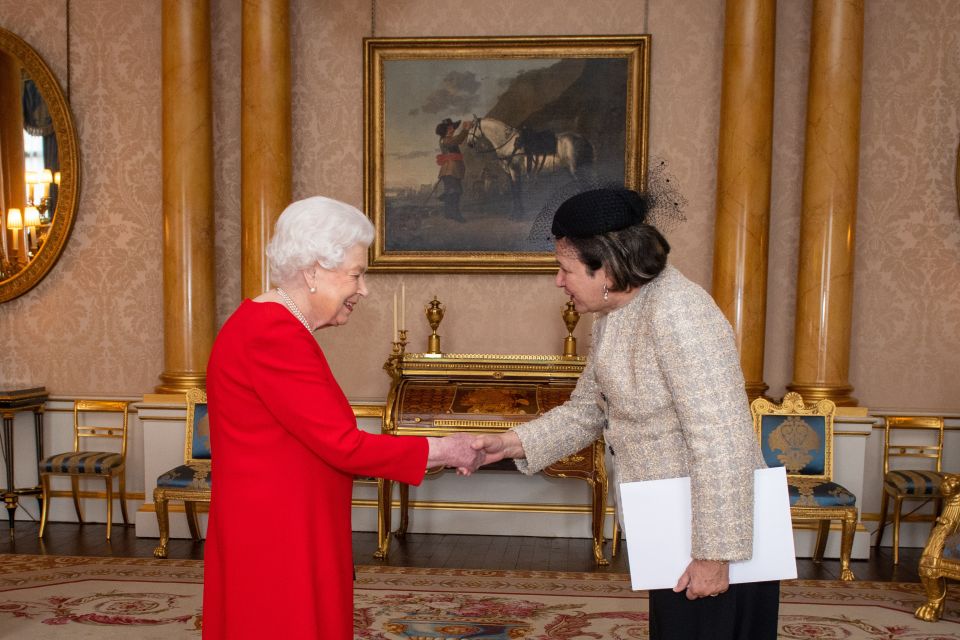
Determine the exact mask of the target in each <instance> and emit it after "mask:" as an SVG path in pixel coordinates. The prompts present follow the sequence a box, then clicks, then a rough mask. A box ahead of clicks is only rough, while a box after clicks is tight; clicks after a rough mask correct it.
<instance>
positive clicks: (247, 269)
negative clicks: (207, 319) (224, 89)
mask: <svg viewBox="0 0 960 640" xmlns="http://www.w3.org/2000/svg"><path fill="white" fill-rule="evenodd" d="M242 57H243V60H242V66H243V70H242V75H243V88H242V107H241V108H242V112H241V133H240V135H241V142H240V145H241V162H242V168H241V175H242V178H241V180H242V183H241V204H240V207H241V225H242V231H241V234H242V237H241V265H242V267H241V275H240V288H241V293H242V295H243V297H244V298H252V297H255V296H258V295H259V294H260V293H262V292H263V291H264V290H266V289H267V287H268V286H269V282H268V276H267V266H266V255H265V252H264V250H265V248H266V245H267V241H268V240H269V239H270V233H271V231H272V229H273V223H274V222H275V221H276V219H277V217H278V216H279V215H280V213H281V212H282V211H283V209H284V208H285V207H286V206H287V205H288V204H290V199H291V194H292V186H291V173H292V162H291V151H290V146H291V145H290V139H291V124H290V122H291V116H290V16H289V7H288V2H287V0H244V2H243V56H242Z"/></svg>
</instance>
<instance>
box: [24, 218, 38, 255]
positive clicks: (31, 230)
mask: <svg viewBox="0 0 960 640" xmlns="http://www.w3.org/2000/svg"><path fill="white" fill-rule="evenodd" d="M23 226H24V227H26V229H27V251H33V250H34V249H35V248H36V246H37V227H39V226H40V211H39V210H38V209H37V208H36V207H24V209H23Z"/></svg>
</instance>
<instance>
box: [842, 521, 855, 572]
mask: <svg viewBox="0 0 960 640" xmlns="http://www.w3.org/2000/svg"><path fill="white" fill-rule="evenodd" d="M842 526H843V529H842V531H841V537H840V579H841V580H847V581H849V580H853V579H854V576H853V571H852V570H851V569H850V556H851V555H852V554H853V536H854V534H855V533H856V532H857V512H856V510H853V511H851V512H849V513H847V514H846V515H845V516H844V517H843V522H842Z"/></svg>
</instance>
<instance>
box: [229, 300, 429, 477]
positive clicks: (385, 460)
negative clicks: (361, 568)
mask: <svg viewBox="0 0 960 640" xmlns="http://www.w3.org/2000/svg"><path fill="white" fill-rule="evenodd" d="M262 304H268V303H262ZM280 311H281V312H282V313H277V314H274V313H268V314H265V315H266V316H267V318H266V320H265V322H263V323H262V324H260V325H259V326H258V327H257V330H256V331H255V332H253V335H250V336H247V338H248V339H247V340H245V341H244V344H245V348H246V351H247V353H246V354H245V355H246V358H244V360H245V361H246V362H249V363H250V367H251V370H250V371H249V372H248V373H249V375H250V379H251V382H252V384H253V387H254V389H255V390H256V393H257V394H258V395H259V396H260V397H261V398H262V399H263V400H264V403H265V404H266V405H267V407H268V408H269V410H270V411H271V412H272V413H273V415H274V416H275V417H276V419H277V422H279V423H280V424H281V425H282V426H283V428H284V429H286V430H287V431H288V432H289V433H290V434H291V435H292V436H293V437H294V438H296V439H297V440H299V441H300V442H302V443H303V445H304V446H305V447H307V448H308V449H310V450H311V451H313V452H314V453H315V454H316V455H317V456H318V457H320V458H321V459H323V461H324V462H326V463H327V464H328V465H330V466H331V467H334V468H336V469H339V470H341V471H344V472H346V473H350V474H353V475H365V476H375V477H382V478H389V479H391V480H396V481H399V482H404V483H406V484H413V485H418V484H420V482H421V481H422V480H423V476H424V473H425V472H426V467H427V453H428V445H427V440H426V438H421V437H410V436H401V437H398V436H391V435H381V434H371V433H367V432H365V431H362V430H361V429H359V428H358V427H357V420H356V417H355V416H354V414H353V410H352V409H351V408H350V403H349V402H348V401H347V398H346V396H344V394H343V391H342V390H341V389H340V385H338V384H337V381H336V380H335V379H334V378H333V374H332V372H331V371H330V367H329V366H328V365H327V361H326V358H324V356H323V351H321V349H320V345H318V344H317V342H316V340H315V339H314V338H313V336H311V335H310V334H309V333H307V331H306V330H305V329H304V328H303V326H301V325H300V323H299V322H296V321H295V320H294V319H293V318H292V317H287V314H286V311H284V310H282V309H280Z"/></svg>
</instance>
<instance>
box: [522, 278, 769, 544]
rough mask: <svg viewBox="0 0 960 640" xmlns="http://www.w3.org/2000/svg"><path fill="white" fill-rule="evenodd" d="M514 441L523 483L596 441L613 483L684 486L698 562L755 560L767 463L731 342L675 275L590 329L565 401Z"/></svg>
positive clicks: (716, 317) (696, 291)
mask: <svg viewBox="0 0 960 640" xmlns="http://www.w3.org/2000/svg"><path fill="white" fill-rule="evenodd" d="M515 431H516V432H517V435H518V436H519V437H520V441H521V443H522V444H523V449H524V451H525V453H526V459H525V460H517V461H516V464H517V468H519V469H520V471H522V472H524V473H527V474H532V473H535V472H537V471H540V470H541V469H543V468H544V467H546V466H547V465H549V464H550V463H552V462H554V461H556V460H558V459H560V458H562V457H564V456H566V455H569V454H572V453H575V452H577V451H579V450H580V449H583V448H584V447H586V446H587V445H589V444H590V443H591V442H593V441H594V440H596V439H597V438H598V437H600V436H601V435H603V437H604V438H605V440H606V442H607V445H608V446H609V448H610V450H611V453H612V454H613V456H612V459H613V462H614V471H615V477H616V478H617V480H618V481H620V482H633V481H637V480H658V479H662V478H679V477H684V476H690V488H691V503H692V509H693V528H692V530H693V537H692V554H693V557H694V558H697V559H701V560H746V559H748V558H750V556H751V553H752V543H753V471H754V469H760V468H763V467H764V462H763V458H762V457H761V454H760V448H759V445H758V444H757V440H756V436H755V435H754V431H753V422H752V418H751V416H750V409H749V405H748V403H747V396H746V392H745V390H744V381H743V373H742V371H741V370H740V359H739V356H738V353H737V347H736V343H735V341H734V337H733V331H732V329H731V327H730V324H729V323H728V322H727V319H726V318H725V317H724V316H723V313H722V312H721V311H720V309H719V308H718V307H717V305H716V304H715V303H714V301H713V299H712V298H711V297H710V296H709V294H707V292H706V291H704V290H703V289H702V288H700V287H699V286H697V285H696V284H694V283H693V282H691V281H689V280H687V279H686V278H685V277H684V276H683V275H682V274H681V273H680V272H679V271H677V270H676V269H674V268H673V267H671V266H669V265H668V266H667V267H666V268H665V269H664V270H663V271H662V272H661V273H660V275H658V276H657V277H656V278H654V279H653V280H652V281H651V282H649V283H647V284H646V285H644V286H643V287H641V288H640V291H639V292H638V293H637V295H636V296H635V297H634V298H633V300H631V301H630V302H629V303H627V304H626V305H624V306H623V307H621V308H619V309H616V310H614V311H611V312H609V313H607V314H602V315H600V316H599V317H598V318H597V319H596V321H595V322H594V327H593V336H592V342H591V350H590V354H589V356H588V358H587V363H586V366H585V368H584V370H583V374H582V375H581V376H580V379H579V381H578V382H577V386H576V388H575V389H574V391H573V393H572V394H571V396H570V399H569V400H568V401H567V402H566V403H565V404H563V405H562V406H559V407H556V408H555V409H553V410H551V411H548V412H547V413H545V414H544V415H543V416H541V417H540V418H538V419H536V420H534V421H531V422H528V423H526V424H524V425H521V426H518V427H516V428H515Z"/></svg>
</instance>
